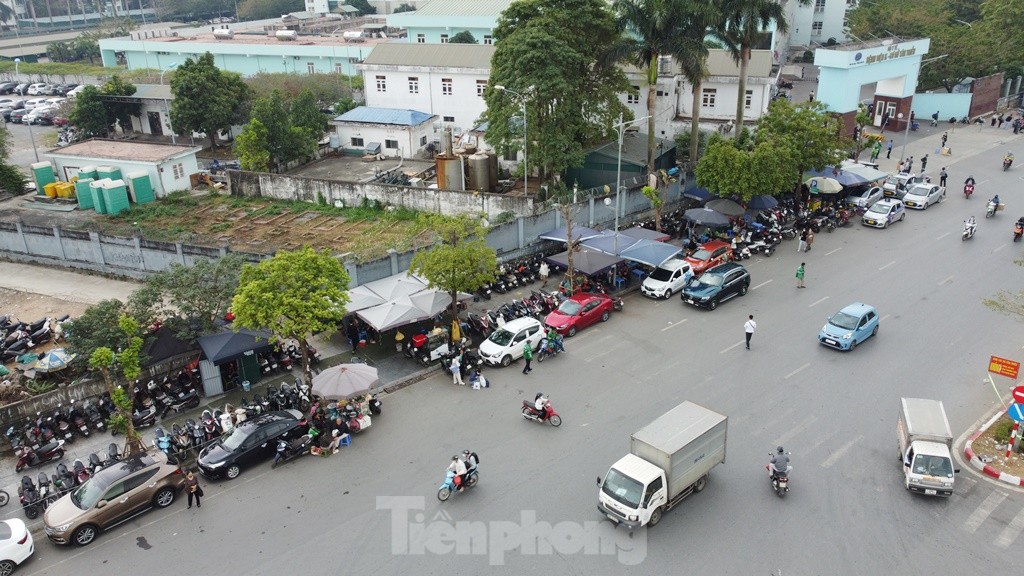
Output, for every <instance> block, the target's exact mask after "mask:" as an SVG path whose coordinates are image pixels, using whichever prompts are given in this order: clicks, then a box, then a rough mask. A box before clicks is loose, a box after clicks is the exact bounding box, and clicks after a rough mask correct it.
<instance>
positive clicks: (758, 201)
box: [747, 194, 779, 210]
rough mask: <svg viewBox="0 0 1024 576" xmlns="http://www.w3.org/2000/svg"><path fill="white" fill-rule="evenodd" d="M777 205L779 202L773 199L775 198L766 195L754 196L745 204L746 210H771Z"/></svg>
mask: <svg viewBox="0 0 1024 576" xmlns="http://www.w3.org/2000/svg"><path fill="white" fill-rule="evenodd" d="M778 205H779V201H778V200H776V199H775V196H768V195H767V194H761V195H759V196H754V197H753V198H751V199H750V202H748V203H747V209H748V210H771V209H772V208H775V207H776V206H778Z"/></svg>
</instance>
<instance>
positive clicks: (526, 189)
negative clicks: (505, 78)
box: [494, 84, 530, 196]
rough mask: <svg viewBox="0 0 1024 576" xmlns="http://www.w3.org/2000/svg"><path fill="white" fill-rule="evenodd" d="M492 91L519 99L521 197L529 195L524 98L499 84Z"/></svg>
mask: <svg viewBox="0 0 1024 576" xmlns="http://www.w3.org/2000/svg"><path fill="white" fill-rule="evenodd" d="M494 89H495V90H500V91H502V92H508V93H509V94H512V95H513V96H516V97H517V98H519V105H520V107H521V108H522V111H523V195H524V196H525V195H527V194H529V193H530V165H529V164H528V163H527V161H526V158H527V156H526V97H525V96H523V95H522V94H520V93H519V92H516V91H515V90H509V89H508V88H506V87H504V86H502V85H501V84H498V85H497V86H495V87H494Z"/></svg>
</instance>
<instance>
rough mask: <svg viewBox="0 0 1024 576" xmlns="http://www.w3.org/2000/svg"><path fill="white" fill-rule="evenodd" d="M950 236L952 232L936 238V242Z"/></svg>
mask: <svg viewBox="0 0 1024 576" xmlns="http://www.w3.org/2000/svg"><path fill="white" fill-rule="evenodd" d="M950 234H952V232H946V233H945V234H943V235H942V236H939V237H938V238H936V240H942V239H943V238H945V237H946V236H949V235H950Z"/></svg>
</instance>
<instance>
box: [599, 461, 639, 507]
mask: <svg viewBox="0 0 1024 576" xmlns="http://www.w3.org/2000/svg"><path fill="white" fill-rule="evenodd" d="M601 490H602V491H604V493H605V494H607V495H609V496H611V497H612V498H614V499H615V500H616V501H617V502H619V503H620V504H625V505H626V506H629V507H630V508H634V509H636V508H640V497H641V496H643V493H644V485H643V484H641V483H639V482H637V481H636V480H634V479H632V478H630V477H629V476H626V475H625V474H623V473H621V472H619V471H618V470H616V469H615V468H612V469H611V470H609V471H608V475H607V476H605V477H604V485H603V486H602V487H601Z"/></svg>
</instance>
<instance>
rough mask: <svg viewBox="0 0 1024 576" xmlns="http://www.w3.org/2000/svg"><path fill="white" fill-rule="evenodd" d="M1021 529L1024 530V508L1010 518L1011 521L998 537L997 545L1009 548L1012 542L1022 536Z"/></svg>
mask: <svg viewBox="0 0 1024 576" xmlns="http://www.w3.org/2000/svg"><path fill="white" fill-rule="evenodd" d="M1021 531H1024V510H1021V511H1020V512H1017V515H1016V516H1014V517H1013V520H1010V523H1009V524H1007V525H1006V528H1003V531H1002V532H1000V533H999V537H998V538H996V546H998V547H1000V548H1009V547H1010V544H1013V541H1014V540H1016V539H1017V536H1020V533H1021Z"/></svg>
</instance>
